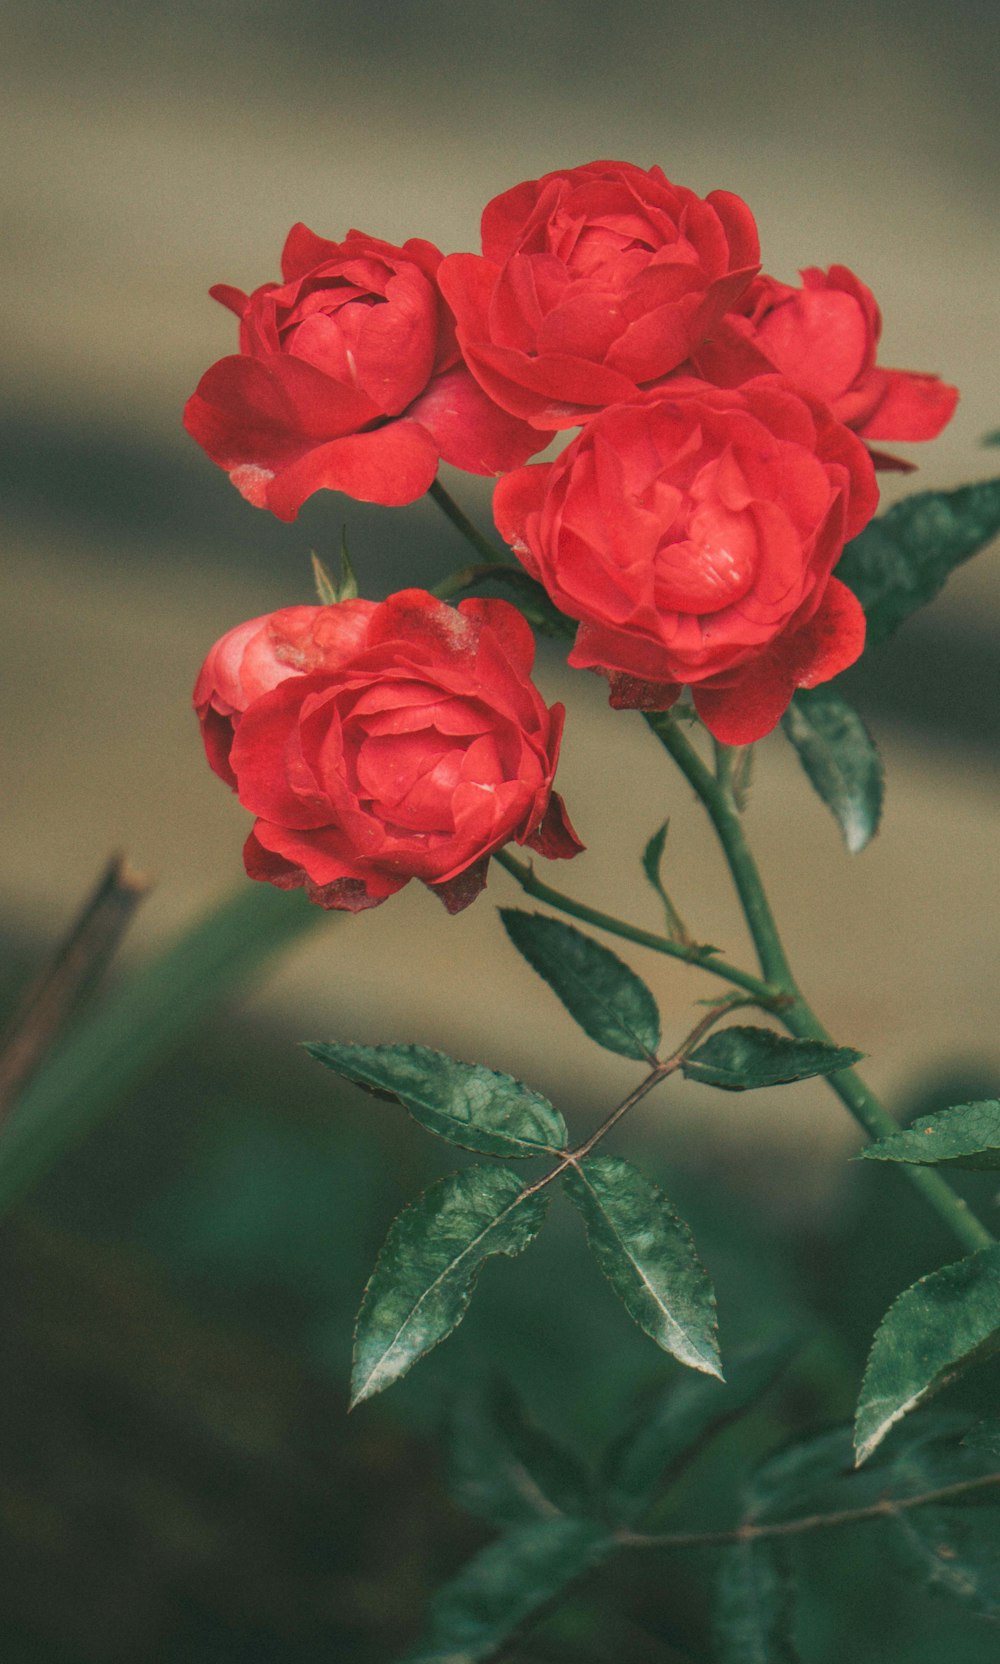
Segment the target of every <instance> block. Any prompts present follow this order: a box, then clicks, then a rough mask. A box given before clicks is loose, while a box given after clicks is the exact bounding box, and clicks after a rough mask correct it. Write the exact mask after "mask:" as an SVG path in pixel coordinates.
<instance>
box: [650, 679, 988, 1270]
mask: <svg viewBox="0 0 1000 1664" xmlns="http://www.w3.org/2000/svg"><path fill="white" fill-rule="evenodd" d="M646 722H647V723H648V725H649V727H650V728H651V729H652V731H653V733H654V734H655V735H656V737H657V739H658V740H659V741H660V744H661V745H662V746H663V747H664V749H665V750H666V751H667V752H669V754H670V756H671V757H672V758H673V759H674V761H675V762H676V763H677V765H678V767H679V768H680V770H681V772H682V773H683V774H684V776H685V778H686V779H687V780H688V782H689V784H690V785H691V786H692V787H693V788H694V790H695V792H696V794H697V796H698V797H699V798H700V800H701V802H702V804H703V805H704V807H705V810H706V811H707V813H708V817H709V819H710V820H711V822H712V825H713V827H714V828H715V831H716V834H717V836H718V839H719V842H720V844H721V845H722V850H723V853H724V855H725V857H726V861H727V863H728V865H729V871H730V873H731V874H732V878H733V883H734V884H735V886H736V892H737V895H738V896H739V900H740V905H741V907H742V909H743V914H744V917H745V919H746V922H747V926H748V928H749V931H750V934H751V936H752V938H753V943H754V947H755V948H756V950H757V957H758V959H759V960H760V966H761V970H762V972H763V974H764V976H765V977H766V978H767V980H768V982H769V983H770V984H771V985H772V986H773V987H774V988H775V989H776V990H777V991H778V993H779V994H783V995H784V996H785V998H784V1000H783V1001H780V1002H777V1003H776V1004H775V1010H776V1013H777V1015H778V1017H779V1018H780V1020H781V1022H782V1023H783V1024H784V1026H785V1028H787V1030H788V1032H789V1033H790V1034H793V1035H795V1036H796V1038H798V1039H800V1040H820V1041H823V1042H825V1043H826V1044H831V1039H830V1035H829V1033H828V1032H827V1030H826V1029H825V1028H824V1026H823V1024H822V1023H821V1022H820V1020H819V1018H818V1017H817V1015H816V1013H815V1012H814V1011H813V1009H812V1007H811V1006H810V1005H809V1003H808V1001H807V1000H806V999H805V997H804V995H803V994H802V991H801V989H800V988H799V987H798V984H797V983H796V981H795V977H794V975H793V973H792V968H791V965H790V964H789V962H788V957H787V955H786V953H785V949H784V946H783V945H782V941H781V937H780V936H779V934H778V927H777V924H776V923H775V919H774V914H773V913H772V911H771V907H770V903H769V902H768V899H767V894H766V892H765V890H764V886H763V883H762V881H761V876H760V872H759V871H758V868H757V863H756V862H755V860H754V858H753V856H752V855H751V853H750V847H749V845H748V843H747V841H746V837H745V835H744V832H743V824H742V821H741V818H740V813H739V810H738V809H737V807H736V804H735V801H734V799H733V796H732V793H731V791H730V790H729V789H728V774H727V768H726V765H722V766H721V767H720V770H719V777H718V778H716V776H715V775H714V774H713V773H712V772H711V770H710V769H708V768H707V767H706V766H705V764H704V763H703V762H702V760H701V758H700V757H699V755H698V753H697V752H696V751H695V749H694V747H693V746H692V745H691V744H690V742H689V741H688V740H687V739H686V738H685V736H684V735H683V734H682V733H681V731H680V729H679V728H678V727H677V725H676V723H674V722H673V720H672V719H671V717H670V716H669V715H667V714H666V713H663V712H654V713H650V714H647V716H646ZM717 963H718V962H717ZM825 1079H826V1081H827V1083H828V1085H829V1086H830V1088H831V1090H832V1091H834V1092H835V1093H836V1094H837V1096H838V1098H839V1099H840V1101H841V1103H843V1104H844V1105H845V1107H846V1108H847V1109H848V1110H849V1111H850V1113H851V1115H853V1117H854V1119H855V1120H856V1121H857V1122H858V1124H859V1125H860V1126H861V1127H863V1128H864V1130H865V1132H867V1133H868V1134H869V1136H870V1137H872V1138H886V1137H888V1136H889V1134H891V1133H894V1132H897V1131H898V1130H899V1124H898V1122H897V1121H896V1120H894V1118H893V1117H892V1116H891V1115H890V1114H889V1112H888V1110H887V1109H886V1108H885V1107H884V1105H883V1104H881V1103H880V1102H879V1100H878V1098H877V1097H876V1096H875V1094H874V1092H872V1091H871V1089H870V1088H869V1087H868V1086H866V1084H865V1082H864V1081H863V1080H862V1079H861V1077H860V1075H858V1074H857V1073H856V1072H855V1071H854V1070H853V1069H839V1070H838V1071H837V1072H836V1073H835V1074H831V1075H827V1076H826V1077H825ZM902 1171H903V1173H904V1174H905V1176H906V1178H907V1179H908V1180H909V1181H910V1183H911V1184H912V1185H913V1186H914V1187H915V1188H916V1189H917V1190H919V1191H921V1192H922V1194H923V1196H924V1197H925V1199H926V1201H927V1202H928V1203H929V1204H930V1206H931V1207H932V1208H933V1209H934V1210H935V1212H936V1213H937V1214H938V1216H939V1217H940V1218H941V1219H942V1220H943V1221H944V1223H945V1224H946V1225H947V1226H948V1228H949V1230H950V1231H951V1232H952V1233H953V1235H954V1236H955V1237H956V1238H957V1239H958V1241H959V1242H960V1243H961V1244H962V1246H963V1247H964V1248H968V1249H972V1250H973V1251H975V1250H978V1249H980V1248H988V1247H989V1246H990V1245H991V1244H992V1242H993V1237H992V1236H991V1234H990V1232H989V1231H988V1230H987V1229H986V1227H985V1225H983V1224H982V1223H981V1222H980V1221H979V1220H978V1219H977V1218H976V1217H975V1215H974V1214H973V1213H972V1212H971V1211H970V1209H969V1207H968V1205H967V1203H966V1202H965V1201H964V1200H963V1199H962V1197H960V1196H957V1195H956V1194H955V1192H954V1191H953V1190H952V1188H951V1185H950V1184H949V1183H948V1182H947V1180H946V1179H944V1178H942V1176H941V1174H940V1173H935V1172H933V1171H931V1170H929V1169H928V1168H924V1167H903V1168H902Z"/></svg>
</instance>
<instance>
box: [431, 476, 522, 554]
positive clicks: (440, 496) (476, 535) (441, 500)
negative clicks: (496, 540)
mask: <svg viewBox="0 0 1000 1664" xmlns="http://www.w3.org/2000/svg"><path fill="white" fill-rule="evenodd" d="M427 495H428V497H431V498H433V500H434V502H435V503H437V506H438V508H439V509H440V510H441V512H442V514H444V515H446V516H447V518H448V519H449V520H450V521H451V523H452V525H453V526H454V527H455V528H456V530H457V531H459V532H461V534H462V536H463V537H464V538H465V540H466V542H468V543H471V545H472V547H473V548H474V549H475V551H476V553H477V554H478V555H479V556H481V558H482V559H483V560H486V561H489V562H490V563H491V565H495V564H496V563H497V562H498V561H499V562H501V563H506V562H507V561H509V559H510V551H509V550H500V549H497V548H495V547H494V545H493V544H492V543H491V542H490V540H489V538H487V537H484V536H483V534H482V532H481V531H480V530H479V528H478V526H475V525H473V523H472V521H471V520H470V519H469V516H468V515H467V514H466V513H465V511H464V509H461V508H459V506H458V504H457V503H456V501H455V499H454V497H453V496H452V495H451V493H450V492H449V491H446V490H445V488H444V486H443V485H442V484H441V481H440V480H439V479H435V480H434V481H433V482H432V484H431V486H430V488H429V490H428V492H427Z"/></svg>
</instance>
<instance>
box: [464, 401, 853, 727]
mask: <svg viewBox="0 0 1000 1664" xmlns="http://www.w3.org/2000/svg"><path fill="white" fill-rule="evenodd" d="M877 501H878V490H877V487H876V484H875V475H874V471H873V468H872V463H871V459H870V457H869V455H868V452H867V451H866V450H865V447H864V446H863V445H862V443H861V442H860V440H858V439H856V438H855V437H854V435H853V434H852V433H849V432H848V430H847V429H846V428H844V427H843V426H842V425H841V424H840V423H839V422H835V421H834V419H833V417H832V416H831V415H830V413H829V411H828V410H827V409H826V407H825V406H824V405H823V404H821V403H819V402H818V401H815V400H807V399H805V398H803V397H801V396H800V395H799V394H797V393H796V392H795V391H794V390H793V389H792V388H790V387H789V386H788V385H787V383H785V382H784V381H783V380H782V379H781V378H780V377H777V376H768V377H764V378H761V379H760V380H759V381H756V382H752V383H749V384H748V385H747V386H745V387H743V388H742V389H739V390H736V391H723V390H719V389H704V390H703V391H702V392H701V393H688V394H683V395H680V396H677V397H675V398H671V399H666V398H660V399H656V400H646V401H644V402H641V403H635V404H631V405H619V406H615V407H614V408H612V409H610V410H606V411H605V412H604V413H603V414H602V415H600V416H596V417H595V418H594V420H593V421H592V422H591V423H590V425H589V426H588V427H587V428H585V429H584V431H583V432H582V433H581V434H580V435H579V436H578V438H577V439H575V440H574V441H573V443H572V444H571V445H569V446H568V447H567V449H566V450H565V451H564V452H563V454H562V455H561V456H560V457H558V458H557V459H556V461H555V462H552V463H549V464H536V465H535V466H533V467H527V468H521V469H519V470H518V471H517V472H515V473H512V474H509V475H507V477H506V478H505V479H502V480H500V481H499V483H498V485H497V487H496V491H495V494H494V513H495V516H496V522H497V525H498V527H499V529H500V532H501V534H502V536H503V537H504V538H506V540H507V542H508V543H510V544H512V545H513V547H514V550H515V551H516V553H517V554H518V556H519V557H520V559H521V560H522V562H523V563H524V565H525V566H526V567H527V569H528V571H529V572H530V573H531V574H532V576H533V577H535V578H537V579H538V580H539V582H540V583H542V584H543V585H544V586H545V588H546V590H547V591H548V593H549V595H550V596H551V597H552V600H553V601H554V602H555V604H556V606H557V607H559V608H560V610H561V611H562V612H564V613H566V614H568V616H569V617H570V618H575V619H578V620H579V629H578V631H577V636H576V643H575V646H574V648H573V650H572V652H571V654H570V660H569V662H570V663H571V664H574V665H581V666H585V667H589V668H592V669H595V670H599V671H601V672H602V673H603V674H604V675H606V676H607V677H608V679H609V681H610V683H611V702H612V704H613V705H616V706H618V707H625V708H628V707H638V708H639V709H644V710H665V709H667V707H669V706H670V705H672V704H673V703H674V701H675V700H676V699H677V697H678V696H679V694H680V692H681V688H682V687H683V686H685V685H689V686H690V687H691V688H692V692H693V698H694V703H695V706H696V708H697V710H698V713H699V715H700V716H701V718H702V720H703V721H704V722H705V724H706V726H707V727H708V728H709V729H711V731H712V733H713V734H714V735H715V736H716V737H717V738H718V739H720V740H722V741H723V742H725V743H726V744H730V745H744V744H748V743H749V742H750V741H752V740H757V739H760V738H761V737H762V736H763V735H764V734H766V733H768V732H769V730H770V729H771V728H773V727H774V726H775V724H776V723H777V722H778V720H779V718H780V717H781V714H782V712H783V711H784V710H785V707H786V706H787V704H788V702H789V700H790V699H791V696H792V694H793V692H794V691H795V689H796V688H797V687H813V686H815V684H816V683H818V682H824V681H827V680H828V679H829V678H830V677H831V676H835V675H836V674H837V672H838V671H840V670H843V669H845V668H846V666H847V665H849V664H851V663H852V662H853V660H854V659H856V658H857V657H858V654H859V653H860V652H861V649H862V646H863V645H864V636H865V621H864V614H863V613H862V611H861V608H860V606H859V605H858V602H857V601H856V599H855V597H854V596H853V595H852V594H851V592H850V590H849V589H847V588H846V587H845V585H844V584H842V583H840V582H839V581H838V580H837V579H836V578H832V577H831V576H830V574H831V572H832V570H833V567H834V565H835V564H836V561H837V559H838V557H839V556H840V553H841V550H842V548H843V546H844V542H845V540H846V539H847V538H849V537H854V536H855V535H856V534H857V533H858V532H859V531H860V530H861V529H862V527H863V526H864V525H865V524H866V523H867V521H868V520H869V519H870V518H871V515H872V514H873V513H874V510H875V506H876V503H877Z"/></svg>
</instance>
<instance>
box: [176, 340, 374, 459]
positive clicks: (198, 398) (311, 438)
mask: <svg viewBox="0 0 1000 1664" xmlns="http://www.w3.org/2000/svg"><path fill="white" fill-rule="evenodd" d="M378 415H379V411H378V409H377V407H376V406H375V405H374V404H373V403H372V401H371V399H369V398H368V396H367V394H365V393H362V392H360V391H359V390H358V389H357V388H356V387H347V386H345V385H344V384H343V383H342V382H339V381H334V380H333V378H332V377H331V376H327V375H324V374H323V372H322V370H317V369H316V368H315V367H314V366H313V365H312V364H306V363H305V362H304V361H303V360H302V359H299V358H289V357H287V356H286V355H285V354H284V353H272V354H269V355H268V356H267V357H266V358H245V357H242V356H240V355H234V356H233V357H231V358H220V359H219V361H218V362H217V363H216V364H213V365H212V366H211V367H210V368H209V369H208V370H206V371H205V374H204V375H203V376H202V378H201V380H200V381H199V383H198V386H197V387H196V388H195V391H194V393H193V394H192V395H191V397H190V399H188V402H187V404H186V405H185V407H184V426H185V428H186V429H187V431H188V433H189V434H190V435H191V437H192V439H196V440H197V441H198V444H199V445H200V446H201V447H202V449H203V450H205V451H207V452H208V455H209V456H210V457H211V459H212V461H213V462H217V463H218V464H219V466H220V467H221V468H226V469H235V468H239V467H244V466H250V467H253V468H257V469H269V470H270V471H271V472H272V473H276V472H277V471H278V470H279V469H280V468H282V467H284V466H286V465H287V464H288V463H290V462H294V461H295V460H296V459H297V458H299V457H301V456H302V454H303V452H304V451H306V450H308V449H309V448H310V447H311V446H313V445H315V444H316V443H317V441H323V440H329V439H336V438H339V437H340V435H341V434H346V433H353V432H354V431H355V430H356V429H357V428H359V427H363V426H364V425H365V423H366V422H371V421H374V420H376V419H377V417H378Z"/></svg>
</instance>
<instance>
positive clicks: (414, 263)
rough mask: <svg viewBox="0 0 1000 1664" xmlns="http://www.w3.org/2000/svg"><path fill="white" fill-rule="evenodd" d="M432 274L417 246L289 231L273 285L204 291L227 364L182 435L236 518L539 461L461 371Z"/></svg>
mask: <svg viewBox="0 0 1000 1664" xmlns="http://www.w3.org/2000/svg"><path fill="white" fill-rule="evenodd" d="M440 262H441V253H440V251H439V250H438V249H436V248H435V247H434V246H433V245H432V244H431V243H426V242H422V241H420V240H419V239H413V240H411V241H410V242H407V243H404V244H403V246H402V247H401V248H396V247H395V246H394V245H393V244H392V243H384V242H381V241H380V240H379V239H378V238H377V237H369V236H366V235H365V234H364V232H361V231H349V232H348V234H347V236H346V238H345V239H344V241H343V242H342V243H331V242H327V241H325V240H324V239H323V238H322V237H317V236H316V235H315V234H314V233H313V232H312V231H310V230H308V229H307V227H306V226H304V225H296V226H293V228H292V230H291V232H290V233H289V235H288V240H287V241H286V243H285V249H284V253H283V255H282V258H281V270H282V282H281V283H265V284H264V285H263V286H262V287H261V288H259V289H255V290H254V292H253V294H252V295H250V296H247V295H245V294H244V293H243V292H242V290H239V289H232V288H229V287H228V286H227V285H224V284H220V285H218V286H217V287H215V288H214V289H213V290H212V291H211V292H212V295H213V296H214V298H215V299H216V300H219V301H221V302H222V303H223V305H224V306H228V307H229V308H230V309H231V310H232V311H233V312H235V313H236V315H237V317H238V318H239V320H240V350H239V354H238V355H235V356H233V357H231V358H222V359H220V360H219V362H218V363H217V364H213V365H212V367H211V369H209V370H207V371H206V372H205V374H204V375H203V376H202V378H201V380H200V382H199V383H198V386H197V389H196V391H195V392H194V393H193V394H192V396H191V398H190V399H189V400H188V402H187V406H186V407H185V411H184V425H185V427H186V428H187V430H188V432H189V433H190V434H191V436H192V437H193V438H194V439H196V440H197V441H198V443H199V445H201V446H202V448H203V449H204V450H205V451H207V452H208V455H209V456H210V457H211V458H212V461H213V462H217V463H218V464H219V466H220V467H221V468H225V469H226V471H227V472H228V474H229V477H230V479H231V480H232V482H233V484H234V485H235V486H236V487H237V489H238V490H239V491H241V492H242V494H243V496H244V497H246V498H247V499H248V500H249V501H250V502H251V503H254V504H255V505H256V506H257V507H258V508H269V509H271V510H272V511H273V513H275V514H276V515H277V516H278V517H279V519H281V520H294V519H295V516H296V515H297V514H298V511H299V509H300V508H301V506H302V504H303V503H304V502H305V500H306V498H307V497H310V496H311V495H312V493H313V492H314V491H320V490H324V489H325V490H329V491H344V492H346V493H347V495H348V496H349V497H357V498H360V499H361V500H362V501H363V502H369V503H385V504H390V505H399V504H402V503H412V502H413V501H414V500H415V499H416V498H417V497H420V496H422V494H423V493H424V492H425V491H426V490H427V489H428V487H429V486H430V484H431V482H432V481H433V479H434V476H435V474H436V473H437V467H438V462H439V460H440V459H441V458H444V460H445V461H446V462H451V463H454V464H455V466H456V467H458V468H463V469H465V470H466V471H467V472H469V473H473V474H498V473H502V472H503V471H504V470H505V469H507V468H514V467H516V466H517V465H518V464H519V463H522V462H524V461H525V460H526V459H527V458H528V457H529V456H534V455H535V453H536V452H537V451H539V450H541V449H543V448H544V446H545V444H546V443H547V441H548V438H549V437H550V436H549V435H546V434H539V433H538V432H536V431H535V430H534V429H532V428H529V427H527V426H526V425H525V424H524V423H522V422H520V421H518V420H517V419H516V418H515V417H512V416H511V415H509V414H508V413H507V411H505V410H501V409H499V408H498V406H497V405H495V404H494V403H493V401H492V400H491V399H490V398H489V397H488V396H487V395H486V394H485V393H484V392H483V390H482V388H481V387H480V386H479V385H478V384H477V382H476V381H475V380H474V379H473V377H472V376H471V375H470V374H469V371H468V370H467V369H466V367H465V365H464V364H463V363H462V362H461V357H460V354H459V351H458V346H457V343H456V340H455V333H454V326H453V323H452V320H451V316H450V314H449V312H448V309H447V307H446V306H445V305H444V303H443V301H442V299H441V296H440V293H439V291H438V287H437V281H436V273H437V269H438V266H439V265H440Z"/></svg>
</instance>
